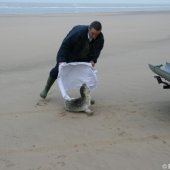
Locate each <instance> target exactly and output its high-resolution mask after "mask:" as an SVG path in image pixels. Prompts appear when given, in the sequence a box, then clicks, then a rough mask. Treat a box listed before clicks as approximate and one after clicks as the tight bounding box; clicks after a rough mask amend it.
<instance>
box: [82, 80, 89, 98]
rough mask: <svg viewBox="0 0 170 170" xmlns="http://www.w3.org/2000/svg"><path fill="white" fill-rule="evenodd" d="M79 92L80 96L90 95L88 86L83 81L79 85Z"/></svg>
mask: <svg viewBox="0 0 170 170" xmlns="http://www.w3.org/2000/svg"><path fill="white" fill-rule="evenodd" d="M80 94H81V97H86V96H88V95H90V89H89V88H88V86H87V85H86V83H83V84H82V86H81V87H80Z"/></svg>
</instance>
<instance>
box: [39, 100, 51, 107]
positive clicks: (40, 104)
mask: <svg viewBox="0 0 170 170" xmlns="http://www.w3.org/2000/svg"><path fill="white" fill-rule="evenodd" d="M49 101H50V100H49V99H40V100H39V101H38V102H37V103H36V106H46V105H48V103H49Z"/></svg>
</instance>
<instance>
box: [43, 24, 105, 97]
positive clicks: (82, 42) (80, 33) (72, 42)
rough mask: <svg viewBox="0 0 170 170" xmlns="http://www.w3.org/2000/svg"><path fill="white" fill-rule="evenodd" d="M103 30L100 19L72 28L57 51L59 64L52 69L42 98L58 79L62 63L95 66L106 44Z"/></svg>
mask: <svg viewBox="0 0 170 170" xmlns="http://www.w3.org/2000/svg"><path fill="white" fill-rule="evenodd" d="M101 30H102V25H101V23H100V22H99V21H94V22H92V23H91V24H90V25H78V26H75V27H73V28H72V30H71V31H70V32H69V33H68V34H67V36H66V37H65V39H64V40H63V42H62V44H61V46H60V49H59V51H58V53H57V64H56V66H55V67H54V68H53V69H52V70H51V71H50V75H49V78H48V80H47V83H46V86H45V88H44V89H43V91H42V92H41V93H40V96H41V97H42V98H46V96H47V94H48V91H49V90H50V88H51V86H52V85H53V83H54V82H55V80H56V79H57V76H58V67H59V64H60V63H63V62H66V63H69V62H90V63H91V64H92V66H93V67H94V66H95V63H97V59H98V57H99V55H100V52H101V50H102V48H103V45H104V36H103V34H102V32H101Z"/></svg>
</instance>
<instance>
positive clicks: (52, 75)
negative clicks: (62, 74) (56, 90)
mask: <svg viewBox="0 0 170 170" xmlns="http://www.w3.org/2000/svg"><path fill="white" fill-rule="evenodd" d="M57 76H58V64H56V66H55V67H54V68H53V69H52V70H51V71H50V75H49V77H48V79H47V83H46V85H45V88H44V89H43V91H42V92H41V93H40V97H42V98H43V99H45V98H46V97H47V94H48V92H49V90H50V88H51V86H52V85H53V83H54V82H55V80H56V79H57Z"/></svg>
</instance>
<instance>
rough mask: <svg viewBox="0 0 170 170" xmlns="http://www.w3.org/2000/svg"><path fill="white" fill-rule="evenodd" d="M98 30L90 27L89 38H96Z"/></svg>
mask: <svg viewBox="0 0 170 170" xmlns="http://www.w3.org/2000/svg"><path fill="white" fill-rule="evenodd" d="M100 32H101V31H97V30H95V29H94V28H91V29H89V37H90V38H91V39H94V40H95V39H96V38H97V36H98V35H99V34H100Z"/></svg>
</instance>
